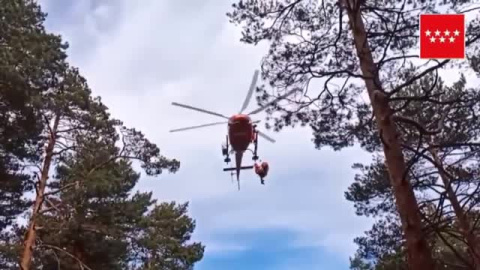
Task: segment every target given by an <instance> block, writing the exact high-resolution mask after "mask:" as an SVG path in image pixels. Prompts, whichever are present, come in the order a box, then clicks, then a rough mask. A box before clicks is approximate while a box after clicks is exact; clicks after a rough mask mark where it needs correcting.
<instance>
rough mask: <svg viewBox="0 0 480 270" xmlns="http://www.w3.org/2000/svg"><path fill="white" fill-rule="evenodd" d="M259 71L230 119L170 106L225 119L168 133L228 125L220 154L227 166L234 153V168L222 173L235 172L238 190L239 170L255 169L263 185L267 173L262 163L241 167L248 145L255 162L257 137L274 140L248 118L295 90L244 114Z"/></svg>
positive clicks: (186, 106) (266, 166)
mask: <svg viewBox="0 0 480 270" xmlns="http://www.w3.org/2000/svg"><path fill="white" fill-rule="evenodd" d="M258 75H259V71H258V70H256V71H255V73H254V74H253V79H252V82H251V84H250V89H249V90H248V93H247V97H246V98H245V101H244V102H243V105H242V108H241V109H240V112H239V113H237V114H234V115H233V116H231V117H227V116H225V115H223V114H220V113H216V112H212V111H207V110H204V109H200V108H196V107H192V106H189V105H184V104H180V103H177V102H172V105H174V106H178V107H182V108H186V109H190V110H195V111H198V112H203V113H206V114H210V115H215V116H218V117H221V118H224V119H227V121H223V122H215V123H209V124H204V125H199V126H191V127H185V128H179V129H174V130H170V132H178V131H185V130H190V129H197V128H203V127H209V126H216V125H225V124H228V135H227V136H226V137H227V138H226V144H225V145H224V146H222V154H223V155H224V156H225V162H226V163H227V164H228V163H229V162H230V161H231V160H230V157H229V154H232V153H235V167H233V168H224V169H223V170H224V171H236V175H237V183H238V189H240V170H248V169H253V168H255V172H256V173H257V174H258V175H259V176H260V178H261V180H262V184H263V177H265V176H266V175H267V173H268V163H266V162H262V163H261V164H257V163H255V165H254V166H242V159H243V154H244V153H245V151H247V150H250V149H248V147H249V146H250V144H253V146H254V150H250V151H252V153H253V157H252V159H253V161H254V162H256V161H257V160H258V159H259V157H258V154H257V149H258V136H260V137H263V138H264V139H266V140H267V141H269V142H272V143H274V142H275V140H274V139H272V138H270V137H269V136H267V135H266V134H264V133H263V132H261V131H259V130H257V125H256V124H257V123H258V122H260V121H259V120H257V121H252V119H251V118H250V116H251V115H254V114H257V113H259V112H261V111H263V110H265V109H266V108H267V107H268V106H270V105H272V104H274V103H276V102H278V101H279V100H281V99H283V98H285V97H287V96H289V95H290V94H292V93H294V92H295V91H296V90H292V91H290V92H288V93H286V94H284V95H282V96H280V97H278V98H276V99H274V100H272V101H270V102H268V103H267V104H265V105H264V106H262V107H260V108H257V109H255V110H253V111H251V112H250V113H247V114H244V113H243V111H244V110H245V109H246V108H247V106H248V104H249V103H250V100H251V98H252V95H253V91H254V90H255V88H256V87H255V86H256V83H257V79H258ZM229 146H231V148H232V150H230V151H229Z"/></svg>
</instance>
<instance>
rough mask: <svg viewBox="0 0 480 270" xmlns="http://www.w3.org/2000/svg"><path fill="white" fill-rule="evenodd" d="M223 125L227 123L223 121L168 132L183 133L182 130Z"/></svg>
mask: <svg viewBox="0 0 480 270" xmlns="http://www.w3.org/2000/svg"><path fill="white" fill-rule="evenodd" d="M225 124H228V122H227V121H225V122H215V123H210V124H204V125H199V126H191V127H184V128H178V129H172V130H170V132H178V131H184V130H190V129H196V128H202V127H210V126H217V125H225Z"/></svg>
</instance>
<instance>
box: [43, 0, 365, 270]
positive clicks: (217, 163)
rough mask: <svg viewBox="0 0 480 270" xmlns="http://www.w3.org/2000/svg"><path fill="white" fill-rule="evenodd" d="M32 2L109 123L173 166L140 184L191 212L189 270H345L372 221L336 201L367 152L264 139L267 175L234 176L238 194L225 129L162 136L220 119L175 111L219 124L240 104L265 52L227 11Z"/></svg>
mask: <svg viewBox="0 0 480 270" xmlns="http://www.w3.org/2000/svg"><path fill="white" fill-rule="evenodd" d="M140 2H141V4H140ZM40 3H41V4H42V6H43V8H44V10H45V11H47V12H48V13H49V17H48V20H47V27H48V29H49V30H50V31H54V32H56V33H60V34H62V35H63V37H64V39H66V40H67V41H68V42H69V43H70V46H71V47H70V49H69V55H70V61H71V63H72V64H73V65H75V66H78V67H79V68H80V70H81V72H82V73H83V75H84V76H85V77H86V78H87V79H88V81H89V85H90V86H91V88H92V89H93V92H94V94H95V95H100V96H101V97H102V99H103V101H104V102H105V103H106V104H107V105H108V106H109V108H110V109H111V112H112V114H113V116H114V117H117V118H119V119H121V120H123V121H124V122H125V123H126V124H127V125H128V126H133V127H136V128H138V129H140V130H142V131H143V132H144V133H146V135H147V136H148V137H149V138H150V139H151V140H152V141H154V142H155V143H157V144H158V145H159V146H160V148H161V150H162V151H163V154H164V155H166V156H168V157H175V158H178V159H179V160H180V161H181V169H180V171H179V172H178V173H177V174H164V175H162V176H160V177H158V178H143V179H142V181H141V184H140V186H139V188H140V189H141V190H151V191H153V192H154V196H155V197H156V198H158V199H159V200H176V201H180V202H185V201H189V202H190V210H191V215H192V216H193V218H195V219H196V222H197V229H196V232H195V239H196V240H199V241H202V242H203V243H204V244H205V245H206V253H205V257H204V259H203V260H202V262H200V263H199V264H198V265H197V268H196V269H199V270H208V269H232V270H233V269H252V270H253V269H276V270H282V269H348V264H349V263H348V257H349V256H350V255H352V254H353V252H354V250H355V246H354V244H353V242H352V239H353V238H354V237H355V236H357V235H360V234H362V232H363V231H364V230H366V229H367V228H368V226H369V224H370V222H369V221H368V220H365V219H363V218H358V217H356V216H355V214H354V210H353V207H352V205H351V204H350V203H349V202H347V201H346V200H345V199H344V195H343V193H344V191H345V190H346V188H347V186H348V185H349V184H350V183H351V181H352V179H353V171H352V170H351V169H350V167H351V165H352V163H353V162H358V161H365V160H368V159H369V158H368V156H367V155H366V154H365V153H363V152H362V151H358V150H356V149H349V150H345V151H341V152H333V151H330V150H328V149H325V150H321V151H319V150H315V149H314V146H313V143H312V142H311V134H310V131H309V130H306V129H305V130H303V129H300V128H297V129H287V130H285V131H283V132H282V133H279V134H277V133H275V134H270V135H271V136H273V137H274V138H275V139H276V140H277V143H275V144H271V143H269V142H267V141H265V140H262V141H261V142H260V146H259V147H260V156H261V158H263V160H266V161H268V162H269V163H270V166H271V172H270V174H269V176H268V178H267V180H266V181H267V184H266V185H265V186H262V185H260V183H259V180H258V179H257V177H256V176H255V175H254V174H253V173H252V172H243V175H242V177H241V180H242V183H241V185H242V188H241V191H240V192H239V191H237V186H236V184H235V183H232V182H231V177H230V175H229V174H227V173H224V172H223V171H222V168H223V166H224V163H223V158H222V156H221V148H220V146H221V143H222V142H223V140H224V138H225V133H226V127H224V126H218V127H210V128H205V129H203V130H195V131H189V132H183V133H173V134H171V133H168V130H170V129H174V128H179V127H183V126H190V125H198V124H202V123H208V122H214V121H218V119H216V118H215V117H213V116H209V115H203V114H200V113H197V112H192V111H188V110H183V109H181V108H177V107H173V106H171V105H170V103H171V102H172V101H177V102H181V103H187V104H191V105H194V106H199V107H202V108H205V109H210V110H214V111H218V112H220V113H224V114H232V113H235V112H237V111H238V110H239V109H240V107H241V105H242V103H243V99H244V97H245V95H246V92H247V90H248V87H249V84H250V80H251V77H252V75H253V71H254V70H255V69H256V68H258V67H259V65H260V61H261V58H262V56H263V55H264V54H265V52H266V47H265V46H263V47H262V46H258V47H252V46H246V45H243V44H241V43H240V42H239V41H238V40H239V38H240V31H239V29H236V28H235V27H234V26H232V25H230V24H229V23H228V20H227V17H226V16H225V13H226V12H227V11H229V8H230V4H231V2H230V1H225V0H202V1H196V0H162V1H155V0H142V1H130V0H75V1H73V0H70V1H65V0H43V1H40ZM255 106H256V104H255V102H252V103H251V104H250V107H249V109H250V110H253V109H254V108H255ZM258 119H263V118H262V116H260V117H259V118H258ZM247 161H248V159H247Z"/></svg>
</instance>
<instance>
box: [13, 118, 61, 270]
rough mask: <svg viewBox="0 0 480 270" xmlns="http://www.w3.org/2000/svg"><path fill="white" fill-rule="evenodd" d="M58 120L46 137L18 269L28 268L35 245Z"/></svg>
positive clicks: (26, 269)
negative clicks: (38, 217)
mask: <svg viewBox="0 0 480 270" xmlns="http://www.w3.org/2000/svg"><path fill="white" fill-rule="evenodd" d="M59 122H60V116H59V115H57V116H56V117H55V120H54V123H53V127H52V129H51V131H50V138H49V139H48V143H47V146H46V147H45V160H44V162H43V168H42V171H41V175H40V181H39V182H38V187H37V192H36V196H35V203H34V204H33V211H32V216H31V217H30V221H29V225H28V230H27V233H26V234H25V240H24V242H23V254H22V257H21V259H20V270H29V269H30V265H31V262H32V257H33V249H34V247H35V240H36V231H35V226H36V219H37V216H38V213H39V212H40V210H41V208H42V204H43V199H44V197H43V195H44V193H45V187H46V186H47V180H48V173H49V171H50V165H51V163H52V159H53V150H54V148H55V143H56V134H55V133H56V131H57V128H58V124H59Z"/></svg>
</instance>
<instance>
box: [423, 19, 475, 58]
mask: <svg viewBox="0 0 480 270" xmlns="http://www.w3.org/2000/svg"><path fill="white" fill-rule="evenodd" d="M420 58H421V59H465V15H464V14H421V15H420Z"/></svg>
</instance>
